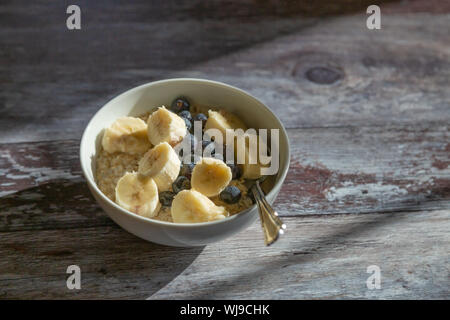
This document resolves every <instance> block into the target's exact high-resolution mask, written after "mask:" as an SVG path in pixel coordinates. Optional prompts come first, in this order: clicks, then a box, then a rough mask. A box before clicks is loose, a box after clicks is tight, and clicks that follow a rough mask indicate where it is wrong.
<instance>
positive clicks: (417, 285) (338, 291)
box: [0, 210, 450, 299]
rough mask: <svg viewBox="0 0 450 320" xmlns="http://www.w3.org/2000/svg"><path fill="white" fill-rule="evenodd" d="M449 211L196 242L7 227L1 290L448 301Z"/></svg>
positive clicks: (313, 223)
mask: <svg viewBox="0 0 450 320" xmlns="http://www.w3.org/2000/svg"><path fill="white" fill-rule="evenodd" d="M449 218H450V212H449V211H448V210H444V211H434V212H417V213H395V214H366V215H343V216H341V215H340V216H336V215H329V216H305V217H295V218H291V217H287V218H285V221H286V223H287V225H288V231H287V233H286V234H285V235H284V236H283V238H282V239H280V240H279V241H278V242H277V243H276V244H275V245H274V246H271V247H264V244H263V241H262V233H261V230H260V226H259V223H255V224H254V225H252V226H251V227H250V228H249V229H248V230H247V231H245V232H242V233H240V234H239V235H237V236H236V237H234V238H230V239H227V240H226V241H223V242H220V243H217V244H214V245H209V246H207V247H204V248H194V249H188V248H170V247H163V246H158V245H154V244H151V243H147V242H144V241H142V240H140V239H138V238H136V237H134V236H132V235H130V234H128V233H126V232H125V231H123V230H121V229H120V228H118V227H114V226H113V227H109V226H106V227H94V228H84V229H70V230H45V231H23V232H6V233H2V234H1V239H2V241H1V242H0V255H1V256H2V257H8V259H1V260H0V297H1V298H4V299H9V298H33V299H44V298H50V299H54V298H68V299H77V298H86V299H91V298H105V299H110V298H118V299H124V298H128V299H130V298H131V299H144V298H151V299H206V298H207V299H216V298H228V299H239V298H244V299H245V298H249V297H251V298H254V299H305V298H335V299H344V298H360V299H361V298H362V299H365V298H382V299H386V298H389V299H392V298H395V299H432V298H435V299H448V298H449V297H450V293H449V290H448V288H449V285H450V282H449V262H450V256H449V249H450V242H449V238H448V229H449V226H450V219H449ZM412 237H413V238H414V242H413V243H414V245H412ZM249 256H251V257H252V260H251V261H250V262H249ZM72 264H76V265H78V266H80V268H81V279H82V280H81V281H82V283H81V290H79V291H76V290H74V291H70V290H68V289H67V288H66V282H65V281H66V277H67V274H66V269H67V267H68V266H69V265H72ZM370 265H378V266H379V267H380V269H381V289H380V290H368V289H367V287H366V279H367V278H368V276H369V274H367V273H366V269H367V267H368V266H370ZM318 266H320V267H318Z"/></svg>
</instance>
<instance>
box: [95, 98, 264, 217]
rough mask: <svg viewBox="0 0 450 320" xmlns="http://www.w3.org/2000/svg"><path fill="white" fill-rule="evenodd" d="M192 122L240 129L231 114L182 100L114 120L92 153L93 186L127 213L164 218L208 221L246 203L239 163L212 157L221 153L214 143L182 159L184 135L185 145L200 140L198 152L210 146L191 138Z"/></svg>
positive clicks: (243, 168) (242, 169)
mask: <svg viewBox="0 0 450 320" xmlns="http://www.w3.org/2000/svg"><path fill="white" fill-rule="evenodd" d="M195 121H199V122H201V125H202V127H203V130H204V131H206V130H207V129H208V128H213V129H218V130H219V131H222V132H224V131H225V129H228V128H232V129H237V128H242V129H246V127H245V124H244V123H243V122H242V121H241V120H240V119H238V118H237V117H236V116H235V115H232V114H230V113H228V112H224V111H222V110H214V109H212V108H206V107H201V106H190V104H189V102H188V101H187V100H186V99H185V98H177V99H176V100H175V101H174V102H173V104H172V105H171V107H170V108H169V109H166V108H165V107H160V108H158V109H156V110H155V111H153V112H147V113H145V114H142V115H140V116H138V117H135V118H133V117H123V118H120V119H118V120H117V121H116V122H115V123H114V124H113V125H112V126H111V127H109V128H106V130H105V136H104V137H103V139H102V147H101V148H100V150H99V152H98V154H97V157H96V166H95V168H96V170H95V178H96V183H97V185H98V187H99V189H100V190H101V191H102V192H103V193H104V194H105V195H106V196H107V197H108V198H109V199H111V200H112V201H115V202H116V203H118V204H119V205H120V206H122V207H124V208H125V209H127V210H129V211H132V212H134V213H136V214H139V215H142V216H145V217H148V218H152V219H156V220H160V221H168V222H180V223H189V222H204V221H213V220H218V219H223V218H225V217H227V216H229V215H233V214H236V213H239V212H241V211H243V210H245V209H247V208H249V207H250V206H252V205H253V201H252V199H251V197H250V196H249V194H248V193H249V191H248V190H247V187H246V185H245V181H246V178H245V177H246V175H247V176H248V175H249V172H246V170H247V169H246V166H245V164H244V165H243V166H242V165H234V164H226V163H225V162H224V161H222V160H221V159H220V157H216V156H217V155H220V156H222V154H223V149H222V150H215V149H216V147H214V149H213V152H212V153H211V156H212V157H211V158H209V157H206V158H200V159H195V158H194V157H191V158H190V159H192V160H191V161H187V163H186V160H185V159H186V156H184V157H183V156H182V155H183V152H185V149H183V150H182V151H181V153H180V152H179V150H177V147H178V146H179V145H180V144H181V143H183V142H184V141H186V137H188V138H189V140H190V141H191V146H196V145H197V144H198V143H200V144H201V145H202V150H203V151H204V150H205V149H206V147H207V146H208V145H209V144H210V143H213V144H214V141H212V142H211V141H201V142H198V141H195V140H194V139H195V137H194V136H193V134H192V133H191V132H193V129H194V123H195ZM147 136H148V137H147ZM214 157H216V158H219V159H215V158H214ZM181 160H183V161H181ZM252 166H253V167H252V169H251V170H252V172H251V174H252V175H254V169H255V165H252ZM258 168H259V167H258V165H256V169H258ZM248 171H249V170H248Z"/></svg>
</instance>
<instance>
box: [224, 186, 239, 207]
mask: <svg viewBox="0 0 450 320" xmlns="http://www.w3.org/2000/svg"><path fill="white" fill-rule="evenodd" d="M219 197H220V199H221V200H222V201H224V202H226V203H229V204H233V203H237V202H238V201H239V200H240V199H241V190H239V188H237V187H235V186H228V187H226V188H225V189H224V190H223V191H222V192H221V193H220V195H219Z"/></svg>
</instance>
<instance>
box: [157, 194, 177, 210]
mask: <svg viewBox="0 0 450 320" xmlns="http://www.w3.org/2000/svg"><path fill="white" fill-rule="evenodd" d="M174 196H175V193H173V192H172V191H163V192H161V193H160V194H159V202H161V204H162V205H163V206H164V207H170V206H171V205H172V201H173V197H174Z"/></svg>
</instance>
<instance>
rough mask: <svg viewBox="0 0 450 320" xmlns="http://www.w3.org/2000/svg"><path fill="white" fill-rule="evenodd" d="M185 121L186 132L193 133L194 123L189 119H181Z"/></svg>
mask: <svg viewBox="0 0 450 320" xmlns="http://www.w3.org/2000/svg"><path fill="white" fill-rule="evenodd" d="M181 119H183V120H184V123H186V130H187V131H189V132H191V130H192V122H191V121H190V120H189V119H186V118H181Z"/></svg>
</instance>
